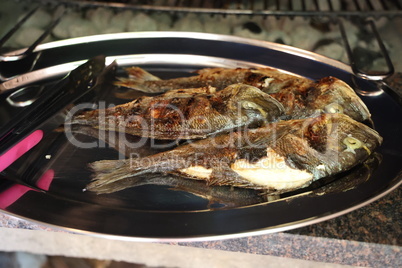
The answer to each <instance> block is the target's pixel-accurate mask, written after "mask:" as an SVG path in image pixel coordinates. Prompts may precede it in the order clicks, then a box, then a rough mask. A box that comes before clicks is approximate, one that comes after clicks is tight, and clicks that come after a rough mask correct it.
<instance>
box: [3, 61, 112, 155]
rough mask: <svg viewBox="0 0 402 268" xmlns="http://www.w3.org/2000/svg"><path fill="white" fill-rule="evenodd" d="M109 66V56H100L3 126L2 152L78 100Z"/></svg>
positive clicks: (81, 66) (83, 65)
mask: <svg viewBox="0 0 402 268" xmlns="http://www.w3.org/2000/svg"><path fill="white" fill-rule="evenodd" d="M104 69H105V57H104V56H97V57H95V58H92V59H90V60H88V61H87V62H86V63H84V64H82V65H80V66H79V67H77V68H76V69H74V70H72V71H71V72H70V73H69V74H68V75H67V76H66V77H65V78H63V79H62V80H61V81H60V82H59V83H57V84H56V85H55V86H53V87H52V88H51V89H49V90H47V91H46V92H45V94H43V96H41V97H40V98H38V99H37V100H36V101H35V102H34V103H33V104H31V105H30V106H28V107H27V108H26V109H24V110H23V111H22V112H21V113H20V114H18V115H17V116H16V117H15V119H14V120H12V121H11V122H9V123H8V124H6V125H5V126H4V127H2V128H1V129H0V155H1V154H2V153H4V152H6V151H7V150H8V149H10V148H11V147H12V146H13V145H15V144H16V143H18V141H19V140H21V139H22V138H23V137H25V136H26V135H28V134H29V133H31V132H32V131H34V130H35V129H36V128H38V127H39V126H40V125H41V124H42V123H44V122H45V121H46V120H47V119H48V118H50V117H51V116H53V115H55V114H56V113H57V112H59V111H60V110H62V109H63V108H65V107H66V106H67V105H69V104H70V103H72V102H74V101H76V100H77V99H79V98H80V97H82V96H83V95H85V94H86V93H88V92H89V91H90V90H91V89H92V88H93V86H94V84H95V80H96V79H97V77H98V76H99V75H100V74H101V73H102V72H103V70H104Z"/></svg>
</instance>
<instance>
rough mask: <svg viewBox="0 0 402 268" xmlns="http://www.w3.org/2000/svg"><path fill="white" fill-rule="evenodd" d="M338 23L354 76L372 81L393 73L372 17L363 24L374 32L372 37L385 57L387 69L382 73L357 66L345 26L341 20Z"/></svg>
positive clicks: (382, 78)
mask: <svg viewBox="0 0 402 268" xmlns="http://www.w3.org/2000/svg"><path fill="white" fill-rule="evenodd" d="M337 23H338V25H339V29H340V31H341V35H342V38H343V41H344V44H345V50H346V53H347V55H348V58H349V62H350V66H351V67H352V70H353V73H354V74H355V75H356V76H359V77H362V78H364V79H368V80H374V81H379V80H384V79H385V78H387V77H389V76H391V75H392V74H393V73H394V71H395V70H394V66H393V64H392V62H391V59H390V58H389V55H388V52H387V49H386V48H385V45H384V43H383V41H382V39H381V37H380V34H379V33H378V30H377V27H376V26H375V23H374V21H373V20H372V19H370V20H367V21H366V22H365V24H368V25H369V26H370V28H371V30H372V32H373V34H374V37H375V38H376V41H377V43H378V46H379V48H380V52H381V54H382V56H383V57H384V59H385V63H386V65H387V68H388V70H387V71H385V72H382V73H376V74H369V73H367V72H365V71H363V70H361V69H360V68H359V67H358V66H357V62H356V59H355V57H354V55H353V51H352V48H351V47H350V44H349V41H348V37H347V34H346V31H345V27H344V25H343V23H342V21H341V20H338V21H337Z"/></svg>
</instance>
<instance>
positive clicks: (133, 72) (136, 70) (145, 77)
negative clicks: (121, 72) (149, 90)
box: [126, 67, 161, 81]
mask: <svg viewBox="0 0 402 268" xmlns="http://www.w3.org/2000/svg"><path fill="white" fill-rule="evenodd" d="M126 72H127V73H128V75H129V77H130V78H131V79H135V80H141V81H158V80H161V79H160V78H159V77H157V76H155V75H153V74H151V73H149V72H147V71H145V70H144V69H142V68H140V67H129V68H126Z"/></svg>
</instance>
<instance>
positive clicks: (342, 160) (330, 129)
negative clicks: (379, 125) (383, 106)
mask: <svg viewBox="0 0 402 268" xmlns="http://www.w3.org/2000/svg"><path fill="white" fill-rule="evenodd" d="M300 131H303V138H304V139H305V140H306V141H307V143H308V147H309V150H310V152H311V151H313V152H314V153H313V154H314V155H315V157H316V158H317V159H319V160H320V161H318V162H317V163H320V165H321V164H323V166H322V168H323V169H324V167H325V168H328V169H332V170H331V173H334V171H335V173H336V172H341V171H345V170H347V169H349V168H351V167H353V166H355V165H356V164H358V163H361V162H363V161H364V160H365V159H367V157H368V156H369V155H371V154H372V153H373V152H374V150H375V149H376V148H377V147H378V146H379V145H380V144H381V143H382V137H381V136H380V135H379V133H378V132H377V131H375V130H374V129H372V128H370V127H368V126H366V125H365V124H362V123H360V122H357V121H355V120H353V119H352V118H350V117H349V116H347V115H344V114H338V113H335V114H322V115H320V116H318V117H314V118H311V119H308V120H306V121H305V123H304V124H303V127H302V128H301V130H300ZM306 151H307V150H306ZM328 173H329V172H328Z"/></svg>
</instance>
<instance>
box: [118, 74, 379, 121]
mask: <svg viewBox="0 0 402 268" xmlns="http://www.w3.org/2000/svg"><path fill="white" fill-rule="evenodd" d="M127 72H128V73H129V78H120V81H119V82H116V84H117V85H119V86H125V87H129V88H134V89H136V90H140V91H144V92H165V91H168V90H174V89H187V88H198V87H205V86H212V87H215V88H216V89H217V90H218V91H219V90H222V89H223V88H225V87H227V86H228V85H231V84H234V83H243V84H247V85H251V86H254V87H257V88H259V89H261V90H262V91H264V92H265V93H268V94H270V95H271V96H272V97H273V98H275V99H276V100H278V101H279V102H280V103H282V105H283V106H284V108H285V114H286V115H288V117H289V118H293V119H294V118H302V117H308V116H311V115H313V114H314V113H315V112H326V113H344V114H346V115H349V116H350V117H352V118H353V119H355V120H357V121H359V122H362V121H364V120H367V119H369V118H370V116H371V115H370V112H369V110H368V109H367V107H366V105H365V104H364V103H363V101H362V100H361V99H360V98H359V96H357V94H356V93H355V92H354V90H353V89H352V88H351V87H350V86H349V85H348V84H346V83H345V82H343V81H342V80H340V79H337V78H335V77H326V78H322V79H320V80H318V81H315V82H314V81H312V80H310V79H307V78H304V77H300V76H296V75H291V74H287V73H284V72H281V71H279V70H277V69H273V68H256V69H253V68H237V69H225V68H206V69H201V70H198V71H196V73H197V74H198V75H196V76H190V77H179V78H174V79H167V80H161V79H159V78H157V77H156V76H154V75H152V74H150V73H148V72H147V71H145V70H143V69H141V68H139V67H131V68H127Z"/></svg>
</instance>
